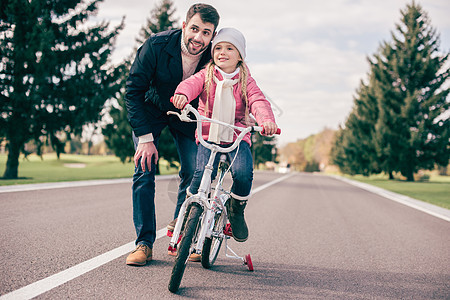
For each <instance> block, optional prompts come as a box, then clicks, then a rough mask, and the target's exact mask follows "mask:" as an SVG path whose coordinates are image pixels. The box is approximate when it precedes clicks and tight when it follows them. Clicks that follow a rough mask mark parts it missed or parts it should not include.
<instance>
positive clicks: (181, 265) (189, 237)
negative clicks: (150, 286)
mask: <svg viewBox="0 0 450 300" xmlns="http://www.w3.org/2000/svg"><path fill="white" fill-rule="evenodd" d="M202 212H203V210H202V208H201V207H200V206H199V205H198V204H196V203H194V204H192V207H191V209H190V212H189V217H188V219H187V221H186V224H185V227H184V232H183V237H182V238H181V241H180V243H179V245H178V251H177V256H176V258H175V264H174V266H173V269H172V275H171V276H170V281H169V291H171V292H172V293H176V292H177V291H178V289H179V287H180V283H181V279H182V278H183V274H184V270H185V269H186V264H187V261H188V259H189V255H190V254H191V253H190V252H191V251H190V250H191V245H192V242H193V241H194V237H195V235H196V233H197V228H198V223H199V220H200V216H201V214H202Z"/></svg>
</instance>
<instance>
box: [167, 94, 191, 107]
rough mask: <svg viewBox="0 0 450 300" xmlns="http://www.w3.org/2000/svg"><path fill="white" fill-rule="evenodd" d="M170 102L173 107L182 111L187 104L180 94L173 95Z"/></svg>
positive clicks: (184, 97)
mask: <svg viewBox="0 0 450 300" xmlns="http://www.w3.org/2000/svg"><path fill="white" fill-rule="evenodd" d="M170 101H171V102H172V103H173V106H175V107H176V108H178V109H183V108H184V107H185V106H186V104H187V103H188V101H187V97H186V96H185V95H181V94H175V95H174V96H173V97H172V98H171V99H170Z"/></svg>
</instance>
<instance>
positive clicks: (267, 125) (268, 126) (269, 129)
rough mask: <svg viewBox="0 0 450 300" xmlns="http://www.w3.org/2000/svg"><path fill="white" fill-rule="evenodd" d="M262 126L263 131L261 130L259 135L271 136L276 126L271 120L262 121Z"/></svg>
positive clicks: (274, 132) (275, 131)
mask: <svg viewBox="0 0 450 300" xmlns="http://www.w3.org/2000/svg"><path fill="white" fill-rule="evenodd" d="M262 127H264V131H263V132H261V135H265V136H271V135H274V134H276V133H277V129H278V126H277V124H275V123H273V122H264V123H263V124H262Z"/></svg>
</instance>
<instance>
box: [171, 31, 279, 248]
mask: <svg viewBox="0 0 450 300" xmlns="http://www.w3.org/2000/svg"><path fill="white" fill-rule="evenodd" d="M211 51H212V57H213V60H212V61H211V62H210V63H209V64H208V65H207V66H206V67H205V69H203V70H201V71H200V72H198V73H197V74H195V75H193V76H191V77H189V78H188V79H186V80H184V81H183V82H181V83H180V84H179V85H178V87H177V89H176V91H175V95H174V97H173V104H174V106H175V107H176V108H178V109H181V108H183V107H184V106H185V104H186V103H188V102H191V101H192V100H194V99H196V98H197V97H198V96H200V99H199V106H198V111H199V113H200V114H201V115H204V116H206V117H209V118H212V119H216V120H220V121H223V122H226V123H228V124H234V125H236V126H240V127H247V126H248V125H247V124H248V123H249V113H252V114H253V115H254V116H255V118H256V121H257V122H258V124H260V125H262V126H264V131H265V135H273V134H275V132H276V130H277V125H276V124H275V118H274V116H273V112H272V109H271V106H270V103H269V102H268V101H267V99H266V98H265V97H264V94H263V93H262V92H261V90H260V89H259V88H258V86H257V85H256V82H255V80H254V79H253V78H252V77H251V76H250V72H249V69H248V67H247V65H246V64H245V62H244V59H245V38H244V36H243V35H242V33H241V32H240V31H238V30H236V29H234V28H223V29H221V30H220V31H219V32H218V33H217V35H216V37H215V38H214V40H213V43H212V49H211ZM202 126H203V127H202V132H203V138H204V139H205V140H206V141H208V142H210V143H216V144H220V145H221V146H222V147H223V146H225V147H226V146H227V145H231V144H232V143H233V141H234V140H235V139H236V134H235V132H234V130H233V129H230V128H227V127H224V126H220V125H218V124H214V123H212V124H211V123H207V122H204V123H203V125H202ZM250 145H251V134H250V133H249V134H247V135H246V136H245V137H244V139H243V140H242V142H241V144H240V145H239V148H237V149H239V151H238V154H237V157H236V160H235V162H234V163H233V165H232V167H231V174H232V177H233V185H232V187H231V199H230V202H231V203H230V206H229V219H230V223H231V231H232V233H233V237H234V239H235V240H236V241H238V242H244V241H246V240H247V238H248V228H247V224H246V222H245V219H244V209H245V206H246V204H247V200H248V198H249V196H250V190H251V187H252V181H253V158H252V154H251V150H250ZM198 147H199V148H198V152H197V167H196V171H195V173H194V177H193V179H192V182H191V185H190V187H189V188H188V194H191V195H194V194H196V193H197V190H198V187H199V185H200V182H201V179H202V176H203V170H204V168H205V166H206V164H207V162H208V158H209V155H210V150H209V149H207V148H205V147H204V146H202V145H201V144H199V145H198ZM236 151H237V150H234V151H232V152H230V153H228V155H229V157H230V158H233V157H234V156H235V154H236ZM218 158H219V157H218V156H217V159H218ZM214 167H215V168H217V162H216V164H215V166H214Z"/></svg>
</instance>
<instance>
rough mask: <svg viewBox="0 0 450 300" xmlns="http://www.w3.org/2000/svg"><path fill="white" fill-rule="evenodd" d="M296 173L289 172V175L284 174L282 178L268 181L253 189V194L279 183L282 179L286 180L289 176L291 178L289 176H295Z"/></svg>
mask: <svg viewBox="0 0 450 300" xmlns="http://www.w3.org/2000/svg"><path fill="white" fill-rule="evenodd" d="M294 175H295V173H291V174H287V175H284V176H283V177H280V178H278V179H275V180H273V181H271V182H268V183H266V184H263V185H261V186H259V187H257V188H256V189H253V190H252V195H253V194H256V193H258V192H260V191H262V190H264V189H266V188H268V187H269V186H271V185H274V184H277V183H278V182H280V181H283V180H285V179H287V178H289V177H291V176H294Z"/></svg>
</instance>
